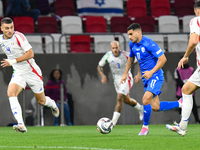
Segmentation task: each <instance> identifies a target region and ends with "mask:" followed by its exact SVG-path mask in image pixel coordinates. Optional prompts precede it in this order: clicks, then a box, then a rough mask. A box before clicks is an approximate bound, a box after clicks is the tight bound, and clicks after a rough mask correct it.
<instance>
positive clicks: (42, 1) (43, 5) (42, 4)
mask: <svg viewBox="0 0 200 150" xmlns="http://www.w3.org/2000/svg"><path fill="white" fill-rule="evenodd" d="M36 5H37V8H38V9H39V10H40V14H41V15H48V14H49V13H51V12H52V9H51V7H50V5H49V2H48V0H36Z"/></svg>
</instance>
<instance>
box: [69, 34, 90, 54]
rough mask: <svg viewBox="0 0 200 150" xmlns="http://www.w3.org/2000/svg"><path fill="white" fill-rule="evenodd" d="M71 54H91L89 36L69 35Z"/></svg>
mask: <svg viewBox="0 0 200 150" xmlns="http://www.w3.org/2000/svg"><path fill="white" fill-rule="evenodd" d="M70 52H71V53H91V52H92V51H91V49H90V36H89V35H71V36H70Z"/></svg>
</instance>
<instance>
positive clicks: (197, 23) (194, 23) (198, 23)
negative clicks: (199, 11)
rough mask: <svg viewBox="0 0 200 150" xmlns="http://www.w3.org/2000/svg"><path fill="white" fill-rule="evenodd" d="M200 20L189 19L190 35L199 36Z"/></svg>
mask: <svg viewBox="0 0 200 150" xmlns="http://www.w3.org/2000/svg"><path fill="white" fill-rule="evenodd" d="M199 29H200V20H199V17H195V18H193V19H191V21H190V34H191V33H196V34H198V35H200V33H199V32H200V30H199Z"/></svg>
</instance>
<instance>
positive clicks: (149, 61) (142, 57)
mask: <svg viewBox="0 0 200 150" xmlns="http://www.w3.org/2000/svg"><path fill="white" fill-rule="evenodd" d="M129 47H130V55H129V56H130V57H134V56H135V57H136V58H137V60H138V63H139V65H140V70H141V73H142V75H143V72H144V71H149V70H152V69H153V68H154V67H155V66H156V64H157V61H158V58H159V57H160V56H161V55H163V54H164V52H163V51H162V50H161V49H160V47H159V46H158V44H157V43H155V42H154V41H153V40H152V39H150V38H149V37H146V36H143V37H142V39H141V41H140V42H139V43H132V41H130V42H129ZM161 73H163V71H162V69H159V70H158V71H157V72H155V73H154V74H153V76H155V75H156V74H161Z"/></svg>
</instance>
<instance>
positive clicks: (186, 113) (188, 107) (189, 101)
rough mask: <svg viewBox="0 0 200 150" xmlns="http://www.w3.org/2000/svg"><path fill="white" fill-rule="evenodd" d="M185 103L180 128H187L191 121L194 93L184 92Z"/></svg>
mask: <svg viewBox="0 0 200 150" xmlns="http://www.w3.org/2000/svg"><path fill="white" fill-rule="evenodd" d="M182 95H183V104H182V112H181V122H180V124H179V125H180V128H181V129H184V130H185V129H187V124H188V121H189V117H190V114H191V111H192V106H193V98H192V94H190V95H186V94H183V93H182Z"/></svg>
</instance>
